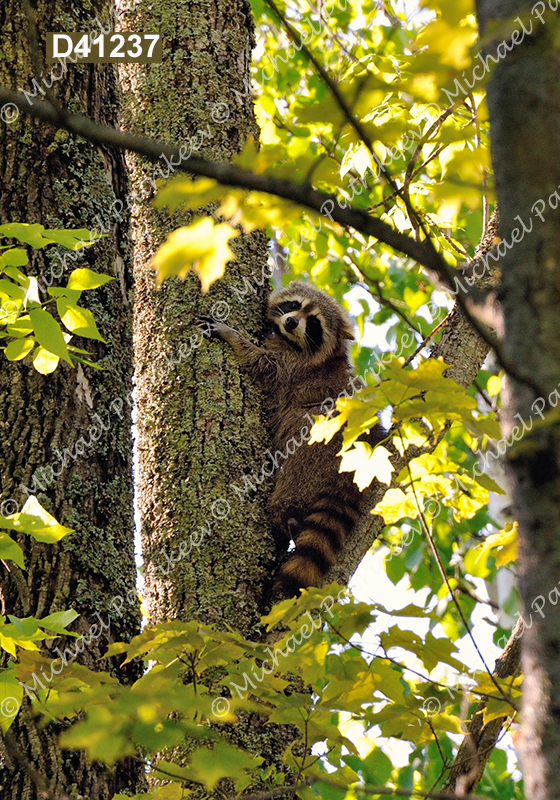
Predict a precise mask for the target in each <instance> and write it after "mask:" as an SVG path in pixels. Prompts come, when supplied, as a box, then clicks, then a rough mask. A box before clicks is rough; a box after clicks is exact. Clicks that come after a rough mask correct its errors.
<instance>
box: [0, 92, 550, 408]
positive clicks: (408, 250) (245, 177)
mask: <svg viewBox="0 0 560 800" xmlns="http://www.w3.org/2000/svg"><path fill="white" fill-rule="evenodd" d="M9 103H11V104H13V105H15V106H16V107H17V108H18V110H19V111H20V112H21V113H23V114H29V115H30V116H31V117H34V118H35V119H40V120H42V121H43V122H47V123H49V124H50V125H53V126H54V127H56V128H64V129H65V130H68V131H70V132H71V133H73V134H75V135H76V136H81V137H83V138H84V139H86V140H87V141H89V142H92V143H93V144H98V145H103V146H105V147H112V148H117V149H120V150H130V151H131V152H134V153H138V154H139V155H143V156H145V157H146V158H148V159H149V160H150V161H153V162H156V163H157V162H158V161H159V160H160V159H162V158H164V157H167V158H168V159H169V162H170V163H171V164H172V166H173V167H174V168H175V169H176V170H178V171H179V172H186V173H187V174H188V173H190V174H193V173H194V174H195V175H202V176H204V177H207V178H213V179H214V180H215V181H216V182H217V183H219V184H220V185H222V186H235V187H240V188H242V189H249V190H251V191H257V192H265V193H266V194H273V195H276V196H277V197H281V198H283V199H284V200H290V201H292V202H294V203H297V204H298V205H302V206H306V207H307V208H310V209H312V210H313V211H317V212H319V213H320V214H323V215H324V216H326V217H328V219H329V220H331V221H332V222H338V223H339V224H340V225H343V226H346V227H349V228H354V229H355V230H356V231H359V232H360V233H362V234H364V235H365V236H373V237H374V238H375V239H378V240H379V241H380V242H383V243H384V244H386V245H388V246H389V247H391V248H392V249H394V250H397V251H399V252H401V253H403V254H404V255H406V256H408V257H409V258H411V259H413V260H414V261H416V262H417V263H418V264H421V265H422V266H424V267H426V268H427V269H428V270H431V271H432V272H434V273H435V274H436V275H437V276H438V277H440V278H441V279H442V280H443V281H444V283H445V284H446V285H448V286H453V285H454V284H455V283H456V280H457V278H458V275H457V271H456V270H455V269H453V268H452V267H451V266H450V265H449V264H448V263H447V262H446V261H445V259H444V258H443V257H442V256H441V255H440V254H439V253H438V252H437V251H436V249H435V247H434V245H433V242H432V240H431V239H430V238H429V237H428V238H425V239H423V240H422V241H416V240H414V239H412V238H411V237H410V236H408V235H407V234H404V233H401V232H400V231H398V230H395V228H392V227H391V226H390V225H389V224H388V223H387V222H384V221H383V220H381V219H378V218H376V217H371V216H370V215H369V214H368V213H367V212H366V211H362V210H360V209H357V208H349V207H345V208H343V207H342V206H341V205H340V204H339V203H338V201H337V198H336V196H334V195H328V194H325V193H324V192H320V191H318V190H317V189H314V188H313V187H312V186H311V185H309V184H295V183H291V182H290V181H286V180H282V179H280V178H275V177H273V176H271V175H263V174H256V173H254V172H250V171H249V170H244V169H240V168H239V167H236V166H235V165H234V164H229V163H225V164H224V163H220V162H218V161H210V160H208V159H205V158H200V157H197V156H192V155H191V156H190V157H189V158H185V157H184V156H182V155H181V152H180V150H179V149H178V148H177V147H175V146H174V145H171V144H167V143H166V142H160V141H157V140H155V139H149V138H148V137H146V136H136V135H135V134H131V133H125V132H123V131H120V130H117V129H116V128H111V127H109V126H107V125H98V124H97V123H96V122H94V121H93V120H92V119H90V118H89V117H86V116H84V115H82V114H70V113H69V112H67V111H66V110H65V111H64V114H62V115H61V114H60V113H59V112H58V110H57V109H56V108H55V107H54V106H53V105H52V103H50V102H44V101H41V100H35V99H31V98H28V97H26V96H25V95H24V94H22V93H20V92H15V91H13V90H11V89H7V88H6V87H3V86H0V105H3V104H9ZM183 161H185V163H184V164H183ZM328 205H330V208H328ZM469 297H472V298H473V300H474V301H475V302H476V301H477V300H479V301H480V299H481V298H485V297H486V293H484V292H482V293H481V292H480V290H477V289H476V287H474V286H472V287H470V288H469V289H468V290H464V289H461V290H459V289H458V290H457V292H456V293H455V298H456V300H457V304H458V305H459V306H460V307H461V310H462V312H463V314H464V315H465V317H466V318H467V319H468V321H469V324H470V325H471V326H472V327H473V328H474V329H475V331H476V332H477V333H478V335H479V336H480V337H481V338H482V339H483V340H484V341H485V342H486V343H487V344H488V346H489V347H491V348H493V349H494V351H495V353H496V358H497V360H498V362H499V363H500V365H501V366H502V367H503V369H504V370H505V371H506V372H507V373H509V375H510V376H511V377H513V378H515V379H516V380H517V381H518V382H519V383H522V384H524V385H526V386H528V387H529V388H531V389H532V390H533V391H534V392H536V395H537V397H541V396H542V395H543V394H544V393H543V391H542V390H541V388H540V387H539V386H538V385H537V384H536V383H535V381H534V379H533V377H532V374H531V373H524V372H522V371H520V370H519V369H518V368H517V366H516V365H515V364H513V363H512V362H511V361H510V360H509V359H506V357H505V356H504V353H503V351H502V348H501V346H500V343H499V342H498V340H497V339H496V337H495V336H494V335H492V334H491V333H490V332H489V330H488V328H487V327H486V326H485V325H484V324H483V323H482V322H481V321H480V320H479V319H478V318H477V317H476V316H475V315H474V314H473V313H472V312H471V310H470V308H469V305H468V299H469Z"/></svg>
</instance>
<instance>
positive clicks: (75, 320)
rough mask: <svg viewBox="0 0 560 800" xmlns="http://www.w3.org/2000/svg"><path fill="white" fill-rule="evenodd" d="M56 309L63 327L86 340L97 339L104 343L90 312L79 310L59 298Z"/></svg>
mask: <svg viewBox="0 0 560 800" xmlns="http://www.w3.org/2000/svg"><path fill="white" fill-rule="evenodd" d="M56 307H57V309H58V313H59V314H60V318H61V320H62V322H63V323H64V326H65V327H66V328H67V329H68V330H69V331H70V332H71V333H74V334H76V336H85V337H87V338H88V339H97V340H98V341H100V342H105V339H104V338H103V337H102V336H101V334H100V333H99V331H98V330H97V325H96V324H95V319H94V316H93V314H92V313H91V311H88V310H87V309H86V308H80V307H79V306H77V305H75V304H74V303H72V302H71V301H70V300H68V299H67V298H65V297H59V298H58V300H57V301H56Z"/></svg>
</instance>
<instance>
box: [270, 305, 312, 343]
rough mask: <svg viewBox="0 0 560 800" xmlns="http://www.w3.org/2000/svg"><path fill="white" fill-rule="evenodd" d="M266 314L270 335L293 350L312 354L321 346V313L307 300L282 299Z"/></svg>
mask: <svg viewBox="0 0 560 800" xmlns="http://www.w3.org/2000/svg"><path fill="white" fill-rule="evenodd" d="M268 316H269V321H270V323H271V333H272V335H273V336H276V337H277V338H278V339H280V340H281V341H282V342H285V344H286V345H287V346H288V347H291V348H292V349H293V350H295V351H297V352H299V353H309V354H310V355H314V354H315V353H317V352H318V351H319V350H320V349H321V347H322V346H323V341H324V335H323V331H324V319H323V315H322V313H321V310H320V309H319V308H317V307H316V306H315V305H314V304H313V303H311V302H309V300H307V301H305V300H304V301H303V302H302V301H300V300H283V301H281V302H279V303H277V304H276V305H274V306H272V308H271V309H270V311H269V315H268Z"/></svg>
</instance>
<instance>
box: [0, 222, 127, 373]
mask: <svg viewBox="0 0 560 800" xmlns="http://www.w3.org/2000/svg"><path fill="white" fill-rule="evenodd" d="M0 238H1V239H16V240H17V241H18V242H20V243H22V244H25V245H29V246H30V247H33V248H34V249H36V250H40V249H42V248H44V247H47V246H48V245H50V244H58V245H62V246H63V247H67V248H69V249H71V250H79V249H81V248H82V247H87V246H88V245H90V244H93V242H94V241H95V239H94V238H92V234H91V233H90V231H88V230H86V229H82V228H80V229H76V230H47V229H45V228H44V227H43V226H42V225H39V224H38V223H35V224H32V225H29V224H27V223H23V222H10V223H7V224H5V225H0ZM27 264H29V258H28V255H27V251H26V250H25V248H22V247H16V246H15V245H4V246H3V248H2V252H1V253H0V271H1V272H2V274H3V275H5V276H6V277H5V278H0V325H1V326H4V332H3V333H1V334H0V335H1V336H2V337H3V338H4V339H7V340H8V343H7V344H6V346H5V347H4V348H3V349H4V354H5V356H6V358H7V359H8V361H21V360H22V359H24V358H25V357H26V356H28V355H29V354H31V361H32V364H33V366H34V368H35V369H36V370H37V372H41V373H42V374H43V375H46V374H48V373H50V372H54V370H55V369H56V368H57V366H58V363H59V361H60V360H61V359H62V360H63V361H66V363H68V364H70V365H71V366H72V365H73V364H74V361H80V362H82V363H83V364H88V365H89V366H91V367H95V366H96V365H95V364H94V363H92V362H91V361H89V360H87V359H84V358H83V357H82V356H83V355H88V353H87V351H86V350H82V349H80V348H77V347H74V346H73V345H70V344H69V342H70V341H71V339H72V336H73V335H74V336H83V337H85V338H87V339H97V340H99V341H105V340H104V339H103V337H102V336H101V335H100V333H99V331H98V330H97V325H96V324H95V319H94V318H93V314H92V313H91V311H88V310H87V309H86V308H81V307H80V306H78V301H79V300H80V296H81V294H82V292H83V291H87V290H91V289H96V288H98V287H99V286H103V284H105V283H107V282H108V281H111V280H113V278H111V277H109V276H108V275H102V274H100V273H96V272H93V271H92V270H90V269H86V268H79V269H75V270H73V272H72V273H71V275H70V277H69V279H68V283H67V285H66V286H65V287H52V288H51V287H49V288H47V293H48V294H49V295H50V297H51V299H50V300H47V301H41V299H40V292H39V281H38V280H37V278H36V277H34V276H32V275H26V274H25V273H24V272H22V271H21V269H20V267H25V266H27ZM49 305H56V310H57V312H58V315H59V317H60V320H61V322H62V326H63V327H61V325H60V323H59V322H57V321H56V319H55V317H54V316H53V315H52V313H51V312H50V311H48V310H47V306H49ZM78 353H79V354H80V355H78Z"/></svg>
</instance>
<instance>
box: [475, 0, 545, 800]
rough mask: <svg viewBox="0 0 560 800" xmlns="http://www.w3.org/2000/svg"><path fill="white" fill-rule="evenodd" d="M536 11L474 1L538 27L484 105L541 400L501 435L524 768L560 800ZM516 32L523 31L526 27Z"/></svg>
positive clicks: (516, 325)
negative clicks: (510, 500)
mask: <svg viewBox="0 0 560 800" xmlns="http://www.w3.org/2000/svg"><path fill="white" fill-rule="evenodd" d="M533 8H534V4H533V3H531V2H521V1H520V0H515V1H514V0H501V2H500V3H496V2H493V1H492V0H479V2H478V3H477V10H478V15H479V22H480V26H481V29H482V31H483V32H484V30H485V29H486V26H487V25H488V24H489V22H490V20H492V19H496V18H497V19H499V20H510V19H512V18H514V17H515V16H516V15H518V14H520V13H521V14H523V13H524V14H525V17H524V20H525V25H526V28H527V30H529V22H530V23H531V35H528V36H525V37H524V38H523V40H522V41H521V42H520V43H518V44H517V45H516V46H515V47H514V48H513V49H512V52H511V53H509V54H507V55H506V57H505V58H502V60H501V61H500V62H499V64H498V65H497V66H496V68H495V70H494V72H493V74H492V77H491V80H490V83H489V86H488V107H489V112H490V123H491V140H492V158H493V164H494V172H495V175H496V185H497V191H498V201H499V205H500V235H501V237H502V238H503V239H504V240H505V241H507V242H508V243H512V242H513V241H515V240H514V238H513V237H514V235H515V229H516V228H519V229H521V225H520V222H521V220H523V222H524V223H525V225H524V228H525V227H526V228H530V231H528V232H527V233H525V232H523V235H522V237H521V238H520V236H519V234H517V235H515V238H516V239H517V243H516V244H514V245H513V247H511V249H509V250H508V252H506V254H505V255H504V257H503V282H502V287H501V302H502V306H503V312H504V321H505V337H504V350H505V351H506V352H507V354H508V356H509V358H510V359H512V360H513V361H514V362H515V363H516V364H518V365H522V366H523V367H524V369H525V370H526V371H530V373H531V375H532V377H533V379H534V382H535V383H536V384H537V385H538V386H539V387H541V393H540V394H541V397H542V399H540V398H539V397H538V396H537V394H536V393H534V392H532V391H529V390H528V389H527V388H526V387H523V386H521V385H520V384H519V383H517V382H515V381H511V382H510V393H511V401H510V409H509V411H510V415H509V420H508V421H507V422H506V423H505V426H504V435H505V436H506V437H509V436H510V434H512V433H515V434H516V435H518V431H516V430H515V427H514V424H515V425H519V422H518V421H519V419H520V418H522V419H524V420H525V421H526V425H527V427H529V428H532V430H530V431H529V432H527V433H526V434H525V437H524V441H523V442H522V446H523V449H521V448H518V449H517V450H516V449H515V448H514V449H513V450H512V453H511V454H510V459H509V461H510V468H511V474H512V476H513V479H514V484H513V494H514V502H515V506H516V512H517V517H518V520H519V539H520V546H519V572H520V581H519V584H520V592H521V597H522V601H523V607H524V612H523V614H524V618H525V620H526V622H527V626H526V630H525V632H524V635H523V642H522V670H523V673H524V675H525V680H524V699H523V717H522V718H523V724H522V742H523V745H522V769H523V773H524V779H525V790H526V793H527V797H529V798H531V800H545V798H552V797H557V796H559V795H560V661H559V658H558V655H559V652H560V605H558V603H557V599H558V588H557V587H558V581H559V579H560V470H559V464H560V441H559V434H558V428H557V426H550V425H547V426H545V427H544V426H543V427H540V428H539V429H538V430H535V424H534V423H535V422H536V421H540V419H539V411H538V410H537V409H540V410H541V413H544V411H543V409H544V410H546V409H547V408H550V407H551V406H556V405H557V402H558V394H557V392H556V388H557V386H558V377H559V368H558V364H559V363H560V315H559V314H558V286H559V285H560V216H559V213H558V210H557V209H558V204H559V202H560V197H559V195H558V193H557V189H558V185H559V184H560V56H559V53H558V48H557V43H555V39H554V36H555V35H556V34H555V32H556V31H557V22H558V13H557V12H556V13H552V12H551V11H549V9H543V11H546V14H547V16H545V17H544V18H543V19H544V21H543V22H541V21H539V20H538V19H537V17H536V15H535V14H534V13H532V9H533ZM539 8H540V6H539ZM513 25H514V27H515V28H517V29H519V30H521V28H520V25H519V22H516V23H513ZM501 38H502V37H500V39H499V40H498V39H497V40H496V41H494V42H493V43H491V44H490V45H489V47H490V48H491V49H490V50H489V52H495V48H496V45H497V44H499V41H501ZM502 49H503V48H502ZM539 211H540V216H539ZM540 217H542V219H541V218H540ZM520 218H521V219H520ZM517 415H520V417H518V416H517ZM519 427H520V426H519ZM539 609H540V610H539Z"/></svg>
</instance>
